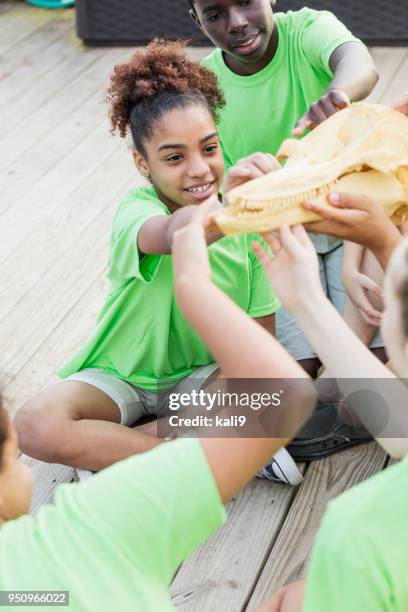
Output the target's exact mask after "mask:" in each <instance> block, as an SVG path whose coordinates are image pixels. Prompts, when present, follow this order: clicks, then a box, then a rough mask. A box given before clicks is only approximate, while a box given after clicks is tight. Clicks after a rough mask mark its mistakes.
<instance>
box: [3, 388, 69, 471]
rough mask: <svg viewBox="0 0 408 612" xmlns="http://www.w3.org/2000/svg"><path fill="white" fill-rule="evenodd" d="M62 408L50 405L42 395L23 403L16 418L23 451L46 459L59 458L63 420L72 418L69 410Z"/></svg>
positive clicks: (20, 445) (15, 421)
mask: <svg viewBox="0 0 408 612" xmlns="http://www.w3.org/2000/svg"><path fill="white" fill-rule="evenodd" d="M61 408H62V409H60V410H57V409H56V406H55V404H54V405H52V406H50V405H49V404H48V402H47V401H45V400H43V399H41V396H39V397H35V398H33V399H31V400H28V401H27V402H26V403H25V404H23V406H22V407H21V408H20V409H19V411H18V412H17V414H16V416H15V418H14V426H15V428H16V430H17V434H18V443H19V448H20V449H21V451H22V452H23V453H26V454H27V455H30V456H32V457H36V458H39V459H40V458H41V459H44V460H46V461H53V459H57V455H58V445H59V438H60V432H61V430H62V428H61V422H62V421H67V420H71V417H70V414H69V410H68V409H64V407H61Z"/></svg>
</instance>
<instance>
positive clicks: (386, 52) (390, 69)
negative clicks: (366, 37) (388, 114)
mask: <svg viewBox="0 0 408 612" xmlns="http://www.w3.org/2000/svg"><path fill="white" fill-rule="evenodd" d="M370 51H371V55H372V57H373V59H374V61H375V64H376V66H377V70H378V72H379V75H380V79H379V81H378V83H377V86H376V87H375V89H374V91H373V92H372V93H371V95H370V96H369V97H368V98H367V101H369V102H380V101H383V100H385V98H386V97H387V96H388V100H387V101H388V102H391V101H392V98H389V93H388V92H389V88H390V85H391V84H392V83H393V81H394V80H395V77H396V74H397V73H398V70H399V68H400V66H401V65H402V63H403V62H404V60H405V59H406V58H407V57H408V49H407V48H406V47H392V48H390V47H374V48H373V49H370ZM402 91H403V88H402V87H401V89H400V90H399V91H398V92H397V95H398V93H400V92H402Z"/></svg>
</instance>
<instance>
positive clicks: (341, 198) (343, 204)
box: [328, 193, 373, 211]
mask: <svg viewBox="0 0 408 612" xmlns="http://www.w3.org/2000/svg"><path fill="white" fill-rule="evenodd" d="M328 200H329V202H330V204H333V206H336V207H337V208H354V209H356V210H366V211H369V210H370V208H372V207H373V200H372V199H371V198H368V197H367V196H364V195H351V194H348V193H331V194H330V195H329V197H328Z"/></svg>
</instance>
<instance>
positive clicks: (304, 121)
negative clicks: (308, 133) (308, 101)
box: [292, 113, 313, 136]
mask: <svg viewBox="0 0 408 612" xmlns="http://www.w3.org/2000/svg"><path fill="white" fill-rule="evenodd" d="M312 125H313V122H312V120H311V118H310V116H309V113H306V114H305V115H303V117H301V118H300V119H299V121H298V122H297V123H296V125H295V127H294V129H293V130H292V135H293V136H301V135H302V134H303V132H304V131H305V130H310V129H311V127H312Z"/></svg>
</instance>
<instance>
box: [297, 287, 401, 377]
mask: <svg viewBox="0 0 408 612" xmlns="http://www.w3.org/2000/svg"><path fill="white" fill-rule="evenodd" d="M308 297H309V299H308V300H301V301H300V302H299V304H298V307H297V309H296V312H294V313H293V314H294V316H295V317H296V319H297V321H298V323H299V325H300V326H301V328H302V330H303V333H304V334H305V336H306V337H307V339H308V340H309V342H310V343H311V345H312V346H313V348H314V350H315V351H316V353H317V355H318V357H319V358H320V360H321V361H322V363H324V365H325V366H326V367H327V368H328V369H329V370H330V372H331V373H332V375H333V376H335V377H336V378H367V379H368V378H395V376H394V374H392V373H391V372H390V370H389V369H388V368H387V367H385V366H384V365H383V364H382V363H381V362H380V361H379V360H378V359H377V358H376V357H374V355H372V353H371V352H370V351H369V349H368V348H367V347H366V346H365V345H364V344H363V343H362V342H361V341H360V340H359V339H358V338H357V337H356V336H355V335H354V334H353V332H352V331H351V330H350V328H349V327H348V325H347V323H345V321H344V320H343V318H342V316H341V315H340V314H339V313H338V312H337V310H336V309H335V308H334V306H333V305H332V304H331V303H330V302H329V300H328V299H327V298H326V297H325V296H324V295H323V294H322V295H321V296H320V297H318V298H314V297H313V296H308Z"/></svg>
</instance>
